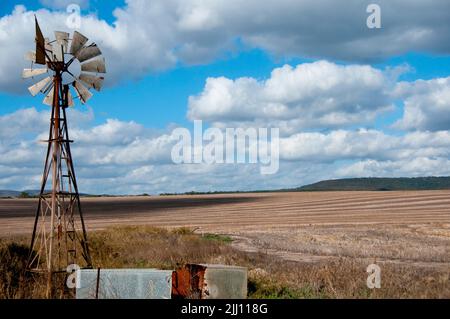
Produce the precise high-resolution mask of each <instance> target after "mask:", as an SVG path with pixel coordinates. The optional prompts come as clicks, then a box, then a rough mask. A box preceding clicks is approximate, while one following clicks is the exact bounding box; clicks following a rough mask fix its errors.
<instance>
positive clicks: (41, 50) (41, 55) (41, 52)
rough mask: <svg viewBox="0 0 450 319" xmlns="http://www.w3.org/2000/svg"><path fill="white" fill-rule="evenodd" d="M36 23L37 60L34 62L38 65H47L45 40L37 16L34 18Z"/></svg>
mask: <svg viewBox="0 0 450 319" xmlns="http://www.w3.org/2000/svg"><path fill="white" fill-rule="evenodd" d="M34 21H35V26H36V37H35V41H36V58H35V60H34V62H36V63H37V64H45V39H44V36H43V35H42V31H41V28H40V27H39V23H38V21H37V18H36V16H35V17H34Z"/></svg>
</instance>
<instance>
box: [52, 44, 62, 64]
mask: <svg viewBox="0 0 450 319" xmlns="http://www.w3.org/2000/svg"><path fill="white" fill-rule="evenodd" d="M52 52H53V61H55V62H64V47H63V46H62V45H60V44H59V43H58V42H54V43H53V45H52Z"/></svg>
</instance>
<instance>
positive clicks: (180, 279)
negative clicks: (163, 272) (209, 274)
mask: <svg viewBox="0 0 450 319" xmlns="http://www.w3.org/2000/svg"><path fill="white" fill-rule="evenodd" d="M204 277H205V267H204V266H201V265H196V264H187V265H185V266H184V267H181V268H179V269H177V270H175V271H174V272H173V274H172V298H174V299H200V298H201V296H202V287H203V280H204Z"/></svg>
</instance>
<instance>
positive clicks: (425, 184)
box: [291, 177, 450, 191]
mask: <svg viewBox="0 0 450 319" xmlns="http://www.w3.org/2000/svg"><path fill="white" fill-rule="evenodd" d="M437 189H450V177H411V178H409V177H395V178H380V177H367V178H344V179H333V180H325V181H321V182H318V183H314V184H310V185H305V186H301V187H298V188H295V189H292V190H291V191H364V190H366V191H393V190H437Z"/></svg>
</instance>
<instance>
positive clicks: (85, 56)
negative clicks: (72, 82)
mask: <svg viewBox="0 0 450 319" xmlns="http://www.w3.org/2000/svg"><path fill="white" fill-rule="evenodd" d="M101 54H102V52H101V51H100V49H99V48H98V47H97V45H96V44H95V43H94V44H91V45H90V46H87V47H84V48H82V49H81V50H80V51H78V53H77V55H76V58H77V59H78V61H80V62H84V61H86V60H89V59H92V58H95V57H96V56H99V55H101Z"/></svg>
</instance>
